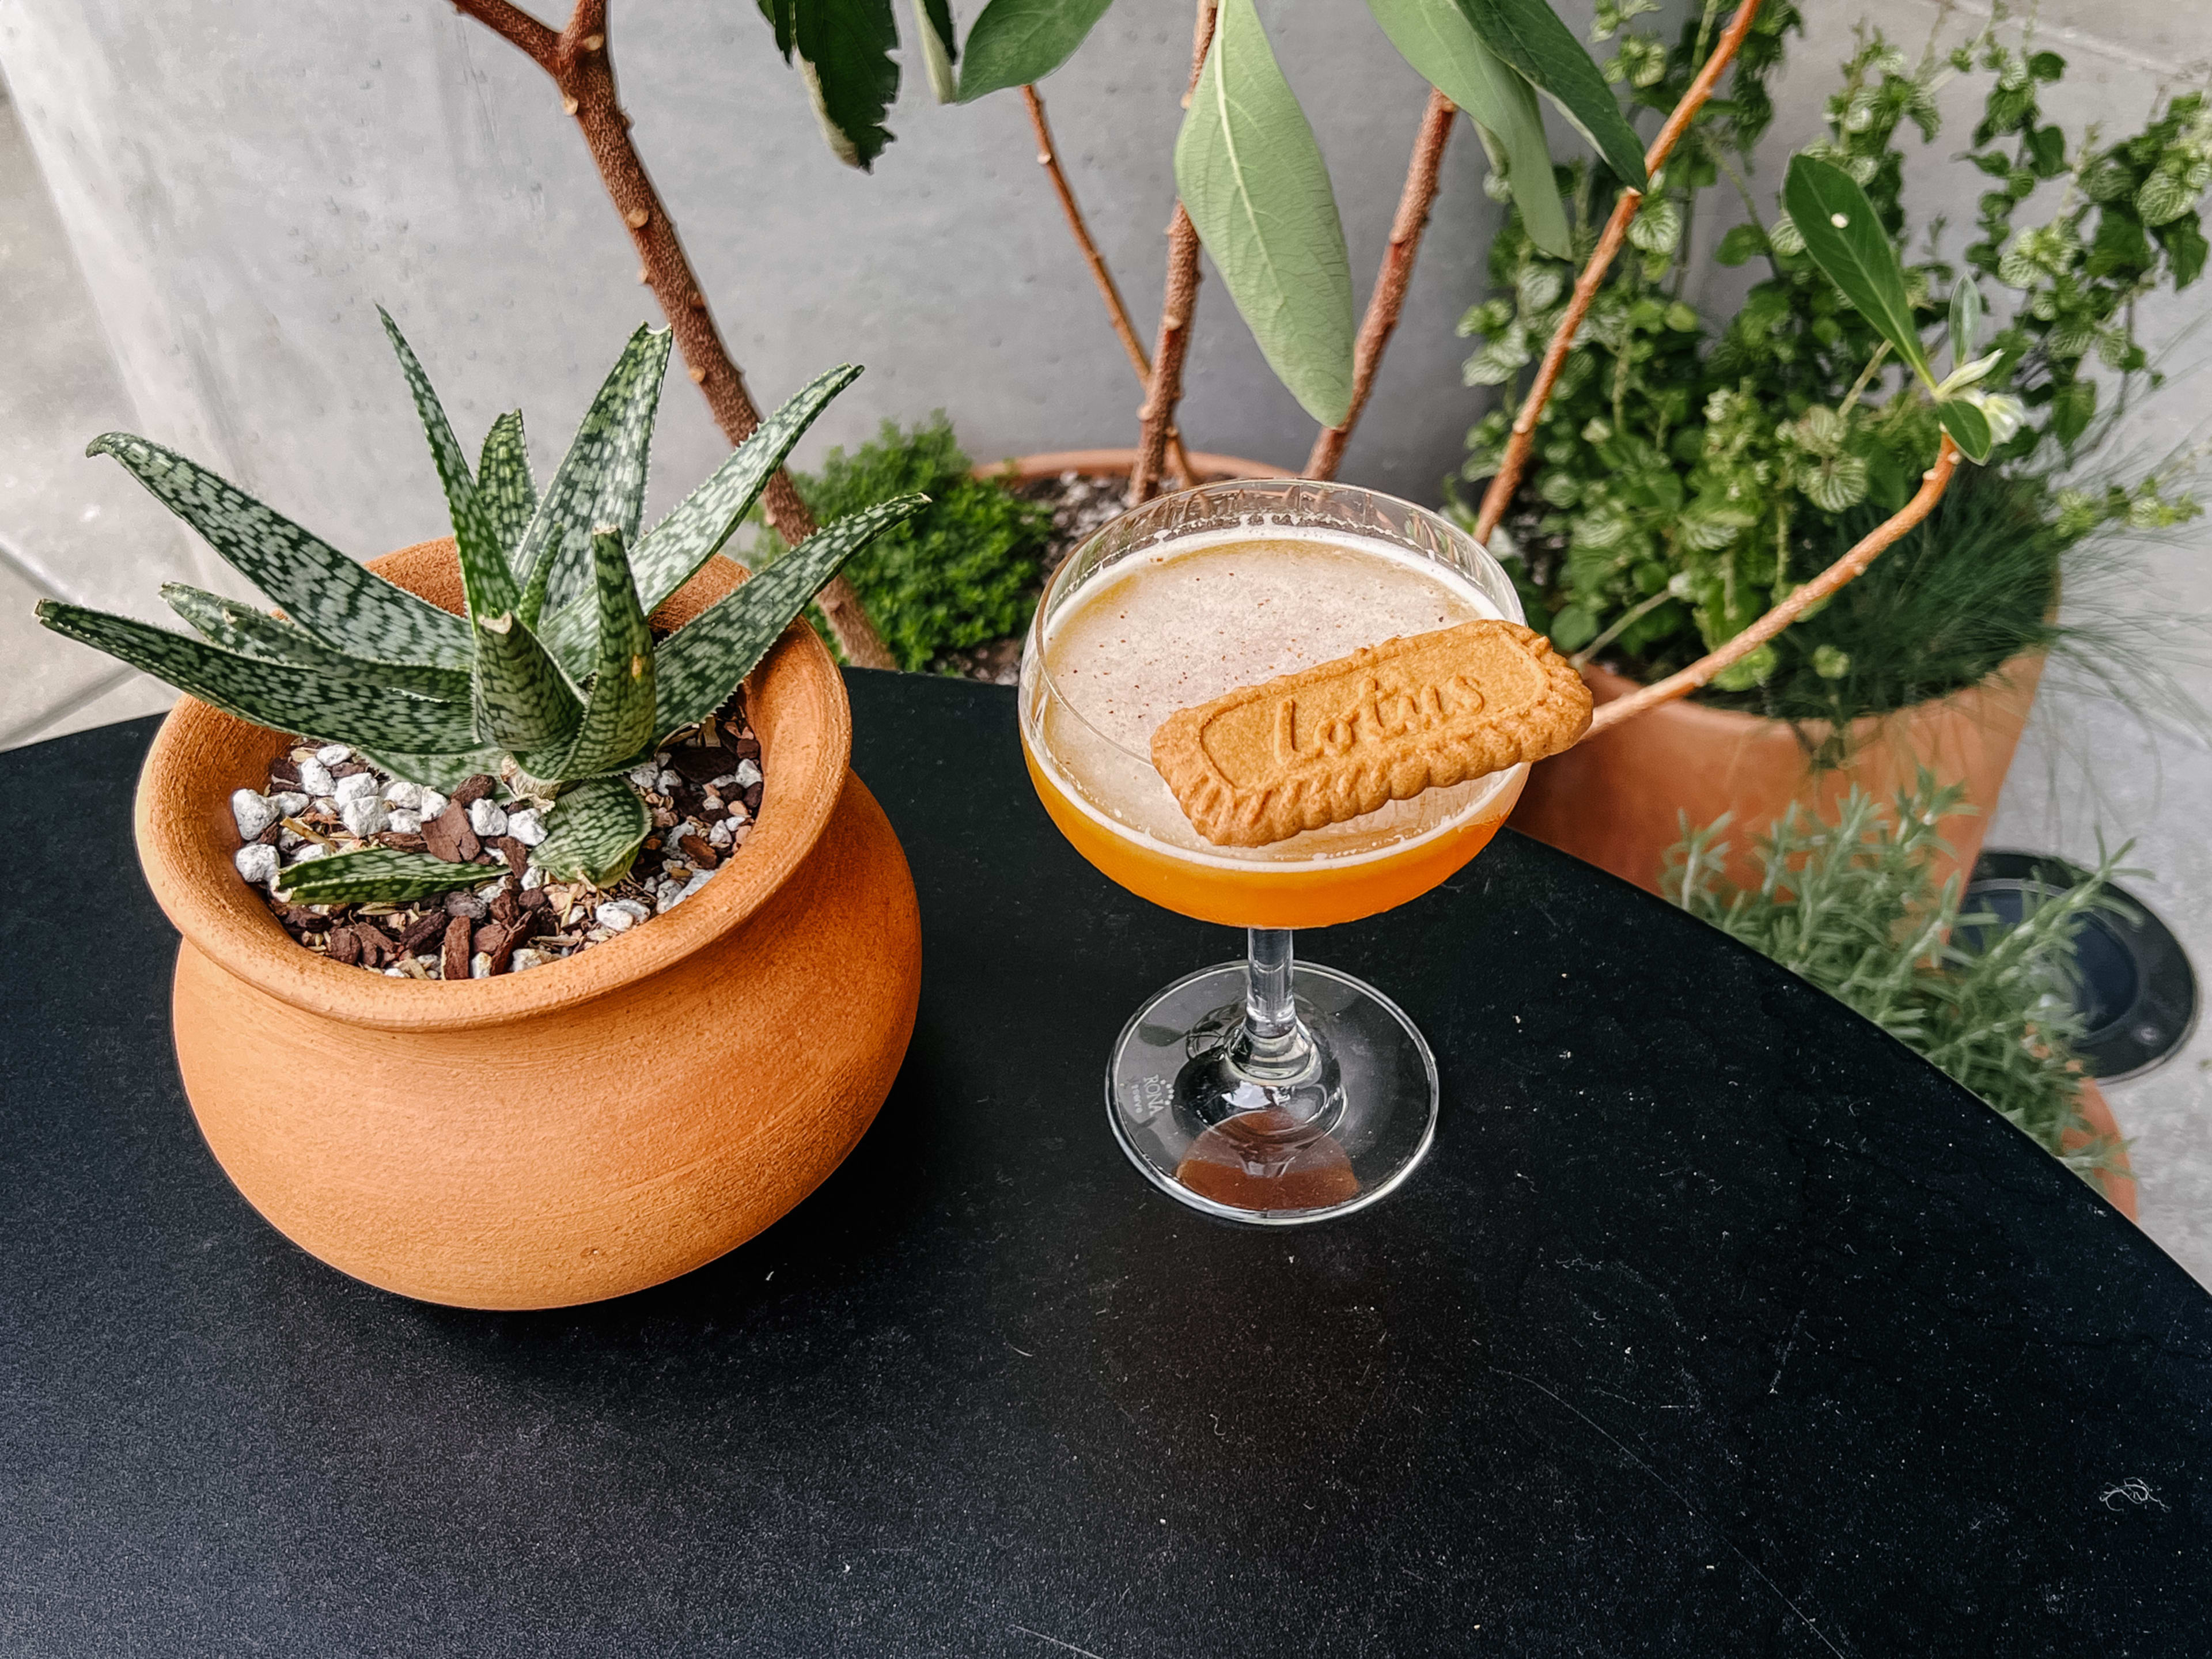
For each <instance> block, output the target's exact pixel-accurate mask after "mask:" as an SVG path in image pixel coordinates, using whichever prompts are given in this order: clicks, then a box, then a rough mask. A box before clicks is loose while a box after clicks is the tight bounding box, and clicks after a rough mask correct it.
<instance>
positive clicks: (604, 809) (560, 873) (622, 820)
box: [531, 778, 653, 887]
mask: <svg viewBox="0 0 2212 1659" xmlns="http://www.w3.org/2000/svg"><path fill="white" fill-rule="evenodd" d="M652 828H653V814H652V813H651V812H650V811H647V808H646V805H645V802H644V800H643V799H642V798H641V797H640V795H639V794H638V793H637V791H636V790H635V789H633V788H631V787H629V784H628V783H627V782H626V781H623V779H621V778H587V779H586V780H585V781H583V782H581V783H580V784H578V785H576V786H575V787H574V788H572V789H570V790H569V791H568V793H566V794H564V795H562V797H561V799H558V800H556V801H555V802H554V803H553V807H552V810H551V811H549V812H548V813H546V815H545V839H544V841H543V842H539V843H538V848H537V850H536V851H535V852H533V853H532V854H531V857H532V860H535V862H536V863H537V864H538V866H541V867H542V868H543V869H544V871H545V872H547V873H548V874H549V875H553V876H557V877H559V878H561V879H562V880H563V881H588V882H590V883H591V884H592V886H594V887H605V886H606V885H607V884H609V883H611V882H614V881H618V880H620V879H621V878H622V876H623V873H624V872H626V871H628V870H629V866H630V861H631V860H633V859H635V857H636V856H637V849H638V846H639V843H641V842H643V841H644V840H645V837H646V836H647V832H648V831H650V830H651V829H652Z"/></svg>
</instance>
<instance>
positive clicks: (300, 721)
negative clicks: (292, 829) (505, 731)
mask: <svg viewBox="0 0 2212 1659" xmlns="http://www.w3.org/2000/svg"><path fill="white" fill-rule="evenodd" d="M38 614H39V620H40V622H41V623H45V624H46V626H47V627H48V628H51V629H53V631H54V632H55V633H57V634H60V635H64V636H65V637H67V638H69V639H72V640H78V641H82V642H83V643H84V644H86V645H89V646H92V647H95V648H97V649H99V650H101V651H105V652H106V653H107V654H108V655H109V656H111V657H114V658H118V659H120V660H122V661H124V662H127V663H129V664H130V665H131V666H132V667H133V668H142V669H143V670H145V671H146V672H148V673H149V674H151V675H153V676H155V678H158V679H162V680H166V681H167V682H168V683H169V684H171V685H173V686H175V687H176V688H177V689H178V690H179V691H188V692H190V693H191V695H192V696H195V697H197V698H198V699H199V700H200V701H201V702H206V703H212V704H213V705H214V706H215V707H216V708H220V709H222V711H223V712H224V713H225V714H235V715H237V716H238V717H239V718H240V720H252V721H253V722H254V723H255V724H257V725H260V726H269V727H270V728H272V729H274V730H276V731H278V732H299V733H301V734H302V735H303V736H307V737H311V738H321V739H323V740H324V741H325V742H336V743H344V744H352V745H353V746H355V747H356V748H371V749H402V750H416V751H422V752H441V751H449V750H459V749H468V748H473V747H474V746H476V741H477V739H476V736H475V734H474V732H472V731H471V729H470V724H469V710H468V708H467V706H466V705H465V704H462V703H457V702H437V701H435V700H433V699H431V698H428V697H413V696H407V695H405V694H404V693H402V692H397V691H389V690H383V689H381V688H380V687H378V686H374V685H368V684H362V683H361V682H360V681H357V680H342V679H334V678H331V677H330V676H329V675H327V674H325V673H324V672H322V671H320V670H319V669H313V668H301V667H299V666H296V665H293V664H290V663H276V662H268V661H264V659H261V658H258V657H247V656H241V655H240V654H239V653H235V652H231V651H224V650H222V649H219V648H218V647H215V646H212V645H208V644H205V643H204V642H202V641H198V640H194V639H187V638H186V637H185V635H182V634H171V633H168V632H167V631H165V630H164V629H159V628H154V627H149V625H148V624H146V623H142V622H133V621H132V620H131V618H130V617H112V616H109V615H107V614H106V613H105V612H103V611H88V610H86V609H84V608H83V607H82V605H65V604H64V603H62V602H61V601H60V600H58V599H44V600H41V601H40V605H39V613H38Z"/></svg>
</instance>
